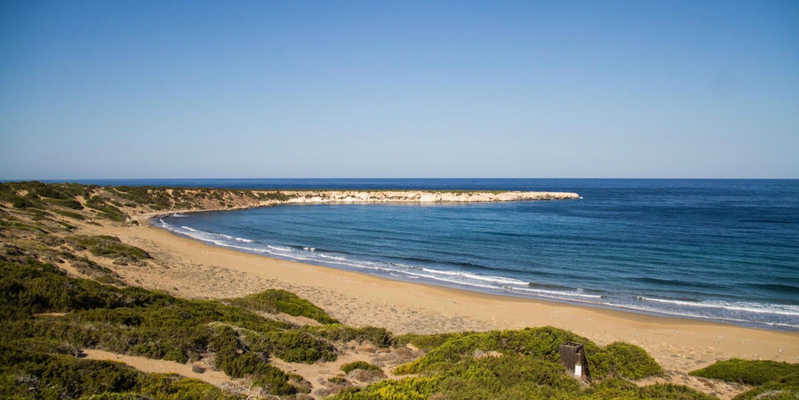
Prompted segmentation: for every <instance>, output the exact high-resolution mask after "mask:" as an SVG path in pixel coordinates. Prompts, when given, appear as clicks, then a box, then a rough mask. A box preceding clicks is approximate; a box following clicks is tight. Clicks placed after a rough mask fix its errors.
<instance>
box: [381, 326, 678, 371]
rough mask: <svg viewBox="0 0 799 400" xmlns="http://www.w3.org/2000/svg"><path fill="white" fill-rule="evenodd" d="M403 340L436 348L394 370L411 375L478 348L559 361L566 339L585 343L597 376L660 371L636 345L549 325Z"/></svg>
mask: <svg viewBox="0 0 799 400" xmlns="http://www.w3.org/2000/svg"><path fill="white" fill-rule="evenodd" d="M404 340H408V341H409V342H411V343H413V342H415V343H420V344H422V345H423V346H425V345H426V346H435V347H433V348H432V349H431V350H430V352H429V353H427V354H426V355H425V356H424V357H422V358H420V359H418V360H416V361H414V362H412V363H410V364H405V365H402V366H400V367H398V368H396V369H395V371H394V372H395V373H397V374H414V373H420V372H423V371H426V370H434V369H437V368H441V367H446V365H448V364H453V363H457V362H459V361H461V360H463V359H464V358H469V357H472V356H473V355H474V352H475V351H477V350H479V351H498V352H501V353H506V354H520V355H525V356H528V355H529V356H533V357H536V358H540V359H544V360H548V361H551V362H556V363H559V362H560V352H559V347H560V345H561V344H563V343H565V342H579V343H583V344H584V345H585V350H586V353H587V355H588V362H589V367H590V369H591V373H592V374H593V375H594V376H595V377H598V378H602V377H605V376H608V375H618V376H621V377H625V378H630V379H639V378H642V377H644V376H650V375H654V374H658V373H661V372H662V369H661V368H660V366H659V365H658V364H657V362H655V360H654V359H653V358H652V357H650V356H649V355H648V354H647V353H646V351H645V350H643V349H641V348H640V347H638V346H634V345H631V344H626V343H614V344H611V345H609V346H607V347H605V348H600V347H599V346H597V345H596V344H594V343H593V342H592V341H590V340H588V339H586V338H584V337H581V336H578V335H575V334H574V333H571V332H569V331H565V330H562V329H557V328H552V327H542V328H527V329H523V330H518V331H491V332H481V333H463V334H450V335H443V336H442V335H435V337H433V338H430V339H424V338H422V337H419V336H410V337H408V336H406V337H404V338H400V340H398V342H402V341H404ZM439 343H440V344H439Z"/></svg>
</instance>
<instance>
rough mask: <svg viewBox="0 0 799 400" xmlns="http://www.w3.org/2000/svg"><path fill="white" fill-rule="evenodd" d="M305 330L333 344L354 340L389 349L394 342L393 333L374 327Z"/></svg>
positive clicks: (344, 326)
mask: <svg viewBox="0 0 799 400" xmlns="http://www.w3.org/2000/svg"><path fill="white" fill-rule="evenodd" d="M303 330H305V331H307V332H310V333H311V334H313V335H316V336H320V337H323V338H325V339H327V340H330V341H333V342H349V341H353V340H354V341H356V342H358V343H359V344H360V343H363V342H369V343H372V344H373V345H375V346H377V347H388V346H389V344H391V340H392V335H391V332H389V331H387V330H385V329H384V328H376V327H373V326H367V327H363V328H353V327H351V326H347V325H342V324H330V325H323V326H305V327H303Z"/></svg>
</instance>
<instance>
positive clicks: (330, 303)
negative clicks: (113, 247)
mask: <svg viewBox="0 0 799 400" xmlns="http://www.w3.org/2000/svg"><path fill="white" fill-rule="evenodd" d="M85 230H86V231H89V232H92V233H94V234H108V235H114V236H118V237H120V238H121V239H122V240H123V241H124V242H126V243H129V244H132V245H135V246H139V247H141V248H143V249H146V250H147V251H148V252H150V254H151V255H152V256H153V258H154V261H155V262H154V263H148V265H147V266H141V267H134V266H126V267H114V269H115V270H116V271H117V272H118V273H120V275H122V276H123V277H124V278H125V280H126V281H128V282H129V283H131V284H135V285H141V286H143V287H145V288H150V289H158V290H164V291H167V292H170V293H173V294H175V295H179V296H182V297H188V298H232V297H239V296H244V295H247V294H251V293H255V292H258V291H262V290H265V289H268V288H280V289H286V290H289V291H291V292H294V293H296V294H298V295H300V296H302V297H304V298H307V299H309V300H310V301H312V302H313V303H315V304H317V305H319V306H320V307H322V308H324V309H325V310H327V311H328V312H329V313H330V314H331V315H332V316H333V317H335V318H337V319H339V320H340V321H342V322H343V323H346V324H349V325H353V326H369V325H372V326H380V327H385V328H387V329H388V330H390V331H392V332H394V333H395V334H403V333H440V332H456V331H486V330H493V329H521V328H525V327H532V326H547V325H549V326H554V327H558V328H563V329H567V330H571V331H573V332H575V333H577V334H580V335H583V336H585V337H587V338H589V339H591V340H593V341H595V342H596V343H598V344H600V345H607V344H609V343H612V342H615V341H624V342H628V343H633V344H636V345H639V346H641V347H643V348H644V349H646V350H647V351H648V352H649V353H650V354H652V356H653V357H654V358H655V359H656V360H657V361H658V362H659V363H660V364H661V365H662V366H663V367H664V368H665V369H666V370H667V371H671V372H672V373H675V374H680V375H682V374H685V373H687V372H689V371H692V370H695V369H698V368H701V367H704V366H707V365H710V364H712V363H713V362H715V361H717V360H723V359H730V358H743V359H756V360H757V359H763V360H776V361H787V362H794V363H795V362H799V333H798V332H785V331H776V330H765V329H755V328H747V327H740V326H735V325H729V324H721V323H712V322H705V321H697V320H689V319H677V318H667V317H658V316H650V315H643V314H637V313H631V312H622V311H616V310H608V309H602V308H594V307H588V306H576V305H571V304H561V303H555V302H548V301H539V300H530V299H520V298H513V297H505V296H498V295H488V294H481V293H477V292H471V291H463V290H455V289H449V288H442V287H436V286H429V285H421V284H414V283H408V282H400V281H393V280H388V279H383V278H379V277H375V276H370V275H365V274H359V273H354V272H348V271H341V270H336V269H331V268H325V267H318V266H313V265H307V264H301V263H297V262H290V261H284V260H278V259H272V258H268V257H263V256H258V255H252V254H247V253H241V252H236V251H233V250H229V249H225V248H221V247H215V246H210V245H207V244H204V243H202V242H198V241H194V240H191V239H187V238H183V237H179V236H177V235H174V234H172V233H170V232H168V231H165V230H162V229H159V228H156V227H153V226H151V225H149V224H147V223H144V224H142V226H139V227H118V226H102V227H100V226H93V225H86V226H85ZM87 233H88V232H87Z"/></svg>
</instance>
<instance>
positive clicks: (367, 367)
mask: <svg viewBox="0 0 799 400" xmlns="http://www.w3.org/2000/svg"><path fill="white" fill-rule="evenodd" d="M356 369H362V370H364V371H381V369H380V367H378V366H377V365H373V364H369V363H368V362H366V361H353V362H351V363H347V364H344V365H342V366H341V370H342V371H344V373H345V374H349V373H350V372H352V371H353V370H356Z"/></svg>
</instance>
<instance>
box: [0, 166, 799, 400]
mask: <svg viewBox="0 0 799 400" xmlns="http://www.w3.org/2000/svg"><path fill="white" fill-rule="evenodd" d="M289 198H290V195H288V194H286V193H283V192H253V191H236V190H223V189H179V188H176V189H171V188H158V187H116V188H110V187H97V186H90V185H76V184H57V185H49V184H43V183H39V182H12V183H0V239H1V242H0V324H2V325H1V326H2V329H0V398H19V399H62V398H78V399H117V400H118V399H125V400H128V399H130V400H132V399H137V400H141V399H169V400H171V399H234V398H241V397H240V396H239V395H237V394H232V393H228V392H225V391H221V390H220V389H218V388H216V387H213V386H211V385H207V384H205V383H202V382H199V381H196V380H191V379H185V378H181V377H178V376H175V375H159V374H146V373H142V372H139V371H136V370H133V369H131V368H129V367H126V366H124V365H122V364H118V363H113V362H101V361H89V360H84V359H80V358H79V357H78V356H80V355H81V352H82V349H84V348H95V349H102V350H107V351H111V352H115V353H123V354H129V355H136V356H143V357H149V358H153V359H163V360H170V361H175V362H179V363H187V362H192V363H194V364H198V363H199V365H203V367H202V368H200V369H199V370H202V369H203V368H206V367H208V368H216V369H218V370H220V371H223V372H224V373H225V374H227V375H228V376H229V377H231V378H236V379H238V378H246V379H247V382H249V383H252V385H253V387H256V388H262V389H263V392H264V393H268V394H270V395H272V396H279V397H282V398H289V399H291V398H302V396H303V395H302V393H306V392H308V390H309V389H308V388H309V387H310V384H309V383H308V382H307V381H303V378H302V377H300V376H298V375H292V374H288V373H286V372H284V371H282V370H280V369H279V368H276V367H275V366H274V365H272V363H270V360H272V359H273V358H280V359H282V360H284V361H287V362H294V363H309V364H310V363H317V362H328V361H333V360H335V359H336V358H337V356H338V352H339V350H338V349H339V348H340V346H342V345H343V344H344V343H349V342H357V343H369V344H370V345H371V346H374V347H376V348H378V349H380V350H379V351H380V352H387V351H388V350H387V349H388V348H389V347H392V346H393V347H404V346H406V345H412V346H414V347H416V348H418V349H421V350H422V351H423V352H425V353H426V354H425V355H424V356H422V357H420V358H418V359H416V360H414V361H412V362H410V363H408V364H405V365H401V366H399V367H397V368H396V369H395V370H394V372H395V373H397V374H399V375H406V376H408V377H407V378H404V379H399V380H388V379H385V377H384V376H383V375H382V371H381V369H380V368H379V367H378V366H376V365H373V364H369V363H368V362H365V361H356V362H353V363H348V364H345V365H343V366H342V368H341V369H342V371H343V372H344V373H345V374H351V375H347V377H344V376H337V377H334V378H330V380H329V382H328V383H333V384H340V385H341V386H340V387H339V388H337V389H336V390H341V389H342V388H343V390H342V391H340V392H339V393H338V394H335V395H334V396H333V397H332V398H333V399H336V400H351V399H392V400H394V399H397V400H400V399H437V400H445V399H452V400H455V399H505V398H508V399H596V400H598V399H610V398H618V399H663V400H694V399H696V400H703V399H709V398H710V397H708V396H706V395H704V394H701V393H699V392H696V391H694V390H692V389H689V388H686V387H683V386H675V385H653V386H646V387H638V386H637V385H635V384H634V383H632V382H631V380H635V379H639V378H642V377H646V376H651V375H657V374H660V373H661V372H662V369H661V367H660V366H659V365H658V364H657V363H656V362H655V361H654V360H653V359H652V357H651V356H649V355H648V354H647V353H646V351H644V350H643V349H641V348H640V347H637V346H634V345H630V344H626V343H613V344H610V345H608V346H604V347H601V346H598V345H596V344H595V343H593V342H591V341H590V340H588V339H587V338H584V337H581V336H578V335H575V334H573V333H571V332H568V331H564V330H560V329H556V328H552V327H539V328H528V329H523V330H515V331H491V332H464V333H447V334H438V335H403V336H396V337H395V336H393V335H392V334H391V333H390V332H388V331H387V330H385V329H383V328H376V327H359V328H356V327H351V326H347V325H344V324H341V323H340V322H339V321H337V320H336V319H334V318H332V317H331V316H330V315H329V314H327V313H326V312H325V311H324V310H322V309H321V308H319V307H317V306H315V305H314V304H312V303H311V302H309V301H307V300H305V299H302V298H300V297H298V296H296V295H294V294H292V293H290V292H286V291H283V290H267V291H264V292H261V293H256V294H252V295H249V296H245V297H242V298H237V299H228V300H224V301H211V300H187V299H181V298H177V297H174V296H172V295H169V294H166V293H161V292H157V291H150V290H146V289H143V288H138V287H130V286H126V285H125V282H123V280H122V278H121V277H120V275H118V274H117V272H115V271H119V273H120V274H123V271H124V269H120V268H125V267H123V266H125V265H130V264H133V265H155V264H157V262H156V261H155V260H153V259H152V258H151V255H150V254H149V253H148V252H147V251H146V250H144V249H141V248H138V247H135V246H133V245H131V244H129V243H124V242H123V241H122V240H120V238H118V237H114V236H102V235H86V234H84V233H83V232H81V229H80V228H79V227H80V226H86V225H89V224H91V225H106V224H112V225H115V226H129V225H131V224H132V223H133V221H132V219H131V215H136V214H137V213H140V212H150V211H153V210H178V209H189V208H195V209H198V208H199V209H202V208H214V207H221V206H223V205H224V206H225V207H228V206H233V205H242V204H249V203H248V202H250V201H265V200H270V201H271V200H287V199H289ZM112 264H113V265H112ZM60 267H63V268H67V267H71V268H73V269H74V270H75V271H78V272H79V273H80V274H82V275H83V276H86V277H89V278H91V279H78V278H75V277H70V276H67V275H66V274H65V273H64V272H63V268H60ZM109 267H110V268H109ZM123 275H124V274H123ZM109 284H110V285H109ZM278 312H280V313H285V314H289V315H293V316H300V317H306V318H310V319H313V320H316V321H317V322H319V324H318V325H317V324H312V325H306V326H297V325H294V324H291V323H287V322H282V321H279V320H276V319H272V318H270V314H274V313H278ZM567 341H576V342H580V343H583V344H584V345H585V349H586V352H587V354H588V358H589V363H590V364H589V367H590V371H591V373H592V375H593V377H594V382H593V383H591V384H590V385H588V384H586V383H584V382H583V383H581V382H579V381H578V380H576V379H575V378H574V377H572V376H571V375H570V374H569V373H568V372H567V371H566V370H565V368H564V367H563V366H562V365H561V363H560V359H559V353H558V347H559V345H560V344H562V343H564V342H567ZM359 374H361V375H368V374H372V375H370V376H371V377H376V379H374V380H371V378H370V380H368V381H369V382H374V381H376V380H380V379H382V380H381V381H380V382H378V383H374V384H371V385H368V386H362V387H352V384H353V383H351V382H350V380H351V381H352V382H361V383H358V384H360V385H362V384H363V382H366V381H364V380H359V378H358V377H357V376H358V375H359ZM694 374H695V375H696V376H702V377H707V378H713V379H723V380H728V381H731V382H743V383H747V384H751V385H759V386H758V387H756V388H755V389H753V390H752V391H750V392H747V393H745V394H743V395H741V396H739V399H746V400H748V399H787V398H791V399H795V398H796V394H797V393H799V389H798V387H799V377H798V376H799V371H797V370H796V365H792V364H786V363H770V362H751V361H741V360H730V361H728V362H723V363H718V364H716V365H714V366H711V367H708V368H706V369H703V370H700V371H696V372H695V373H694ZM348 379H349V380H348ZM345 386H346V387H345ZM791 396H793V397H791Z"/></svg>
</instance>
